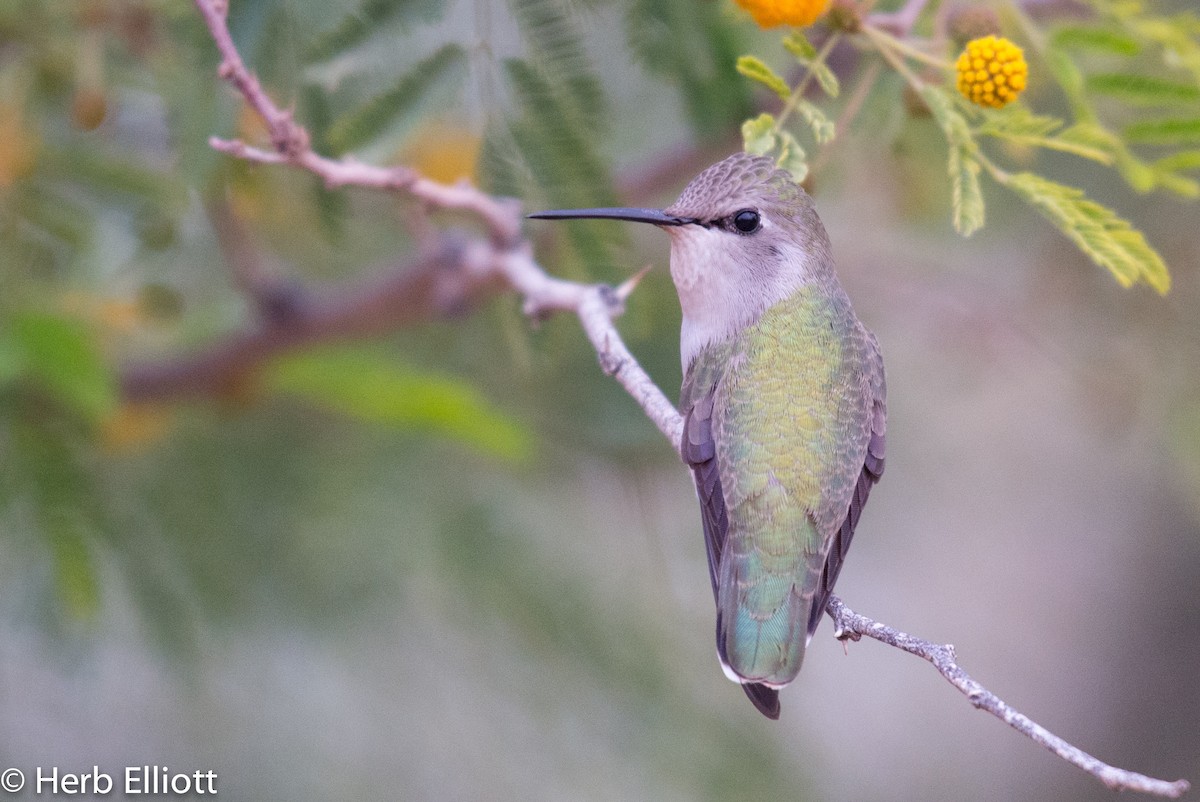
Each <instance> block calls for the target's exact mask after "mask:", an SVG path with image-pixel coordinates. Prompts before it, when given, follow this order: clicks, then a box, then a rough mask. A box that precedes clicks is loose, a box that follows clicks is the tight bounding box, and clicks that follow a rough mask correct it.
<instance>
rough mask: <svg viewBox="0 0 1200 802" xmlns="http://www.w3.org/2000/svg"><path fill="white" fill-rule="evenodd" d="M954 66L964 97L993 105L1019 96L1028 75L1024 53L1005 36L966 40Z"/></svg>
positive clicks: (994, 106)
mask: <svg viewBox="0 0 1200 802" xmlns="http://www.w3.org/2000/svg"><path fill="white" fill-rule="evenodd" d="M955 67H956V69H957V71H958V91H959V92H961V93H962V95H963V97H965V98H966V99H967V100H969V101H971V102H972V103H976V104H978V105H980V106H991V107H992V108H994V109H998V108H1000V107H1001V106H1004V105H1007V104H1009V103H1011V102H1012V101H1014V100H1016V99H1017V95H1019V94H1021V92H1022V91H1023V90H1024V89H1025V80H1026V79H1027V78H1028V77H1029V65H1028V64H1026V63H1025V54H1024V53H1022V52H1021V48H1019V47H1017V46H1016V45H1014V44H1013V43H1012V42H1010V41H1009V40H1007V39H1005V38H1004V37H1002V36H984V37H981V38H979V39H972V40H971V41H970V42H967V46H966V47H965V48H964V49H963V52H962V54H961V55H960V56H959V57H958V62H957V64H956V65H955Z"/></svg>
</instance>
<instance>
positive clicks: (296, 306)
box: [122, 0, 1189, 798]
mask: <svg viewBox="0 0 1200 802" xmlns="http://www.w3.org/2000/svg"><path fill="white" fill-rule="evenodd" d="M195 4H196V7H197V8H198V9H199V11H200V14H201V15H202V16H203V18H204V21H205V23H206V24H207V25H208V29H209V31H210V32H211V34H212V37H213V41H214V42H215V43H216V46H217V49H218V51H219V52H220V55H221V59H222V60H221V66H220V71H219V74H220V77H221V78H223V79H225V80H226V81H228V82H229V83H230V84H231V85H232V86H233V87H234V88H235V89H236V90H237V91H238V92H239V93H240V94H241V95H242V96H243V97H244V98H245V100H246V102H247V103H248V104H249V105H250V106H251V108H253V109H254V110H255V111H256V112H257V113H258V114H259V115H260V116H261V117H262V119H263V121H264V122H265V123H266V126H267V130H268V131H269V135H270V139H271V145H272V147H273V148H274V149H273V150H264V149H262V148H258V147H254V146H251V145H249V144H247V143H245V142H241V141H238V140H225V139H216V138H214V139H213V140H211V143H212V146H213V147H214V148H216V149H217V150H220V151H222V152H224V153H228V154H230V155H231V156H234V157H237V158H240V159H244V160H247V161H251V162H255V163H258V164H282V165H287V166H290V167H294V168H297V169H301V170H305V171H307V172H309V173H312V174H313V175H316V176H318V177H320V178H321V179H323V180H324V181H325V183H326V185H327V186H330V187H341V186H358V187H367V188H373V189H380V190H386V191H390V192H397V193H401V194H405V195H407V196H409V197H412V198H414V199H417V200H420V201H421V202H423V203H424V204H425V205H426V206H427V207H429V208H430V209H434V210H451V209H453V210H459V211H464V212H467V213H468V214H469V215H472V216H474V217H475V218H476V219H477V220H478V222H479V223H480V225H481V226H482V228H483V229H484V230H485V231H486V233H487V236H486V237H485V238H480V237H471V236H463V237H457V238H455V237H443V238H442V242H441V243H440V244H439V246H438V247H436V248H433V249H430V250H429V252H428V253H425V254H423V255H421V256H418V257H417V258H416V259H415V260H413V261H411V262H409V263H407V264H405V265H402V266H400V267H398V268H396V269H394V270H391V271H387V272H386V273H385V275H384V276H383V277H382V278H381V279H380V280H379V283H378V284H377V285H372V286H370V287H364V288H359V289H357V290H354V291H348V292H343V293H340V294H337V295H331V296H328V297H326V296H318V297H307V296H304V295H303V294H301V295H300V296H299V297H298V298H296V299H294V301H293V303H292V304H291V305H290V306H289V309H288V314H286V315H279V316H276V317H269V318H267V319H264V320H263V321H261V322H260V323H259V325H258V326H257V327H255V328H252V329H250V330H248V331H245V332H242V333H240V334H235V335H232V336H231V337H229V338H228V339H227V340H226V341H224V342H221V343H217V344H215V345H213V346H210V347H209V349H207V350H206V351H203V352H202V353H200V354H199V355H196V356H193V357H189V358H186V359H183V360H181V361H179V362H174V363H171V362H168V363H159V364H150V365H142V366H136V367H133V368H130V369H127V370H126V371H125V373H124V375H123V382H122V386H123V389H124V392H125V394H126V397H128V398H130V399H139V400H147V399H156V400H167V399H170V398H178V397H183V396H188V395H196V394H203V393H207V392H212V391H213V390H214V389H216V388H219V387H220V385H221V382H222V381H229V380H231V379H235V378H236V377H237V376H239V375H241V374H243V373H246V372H249V371H251V370H252V369H253V368H254V367H256V366H257V365H259V364H262V363H263V362H265V361H266V360H269V359H271V358H272V357H274V356H276V355H278V354H279V353H282V352H284V351H286V350H288V349H294V348H298V347H302V346H304V345H306V344H309V343H312V342H317V341H321V340H323V339H329V338H338V337H340V338H347V337H366V336H371V335H373V334H378V333H382V332H384V331H387V330H389V329H395V328H400V327H403V326H410V325H417V324H419V323H421V322H424V321H426V320H429V319H431V318H434V317H436V316H438V315H443V314H447V313H449V312H450V311H451V310H461V309H463V308H465V307H468V306H469V305H470V304H471V303H472V302H473V301H474V300H475V299H476V298H478V297H480V296H481V295H491V294H495V293H497V292H500V291H504V290H508V291H512V292H515V293H516V294H517V295H518V296H520V298H521V299H522V300H523V308H524V311H525V313H526V314H527V315H530V316H533V317H539V316H544V315H548V314H552V313H554V312H569V313H571V314H574V315H575V316H576V317H577V318H578V319H579V322H580V325H581V326H582V328H583V330H584V332H585V334H586V335H587V337H588V339H589V340H590V341H591V343H592V346H593V347H594V348H595V351H596V354H597V357H598V358H599V361H600V365H601V367H602V368H603V370H604V371H605V373H607V374H609V375H611V376H612V377H613V378H615V379H616V380H617V381H618V382H620V383H621V386H622V387H624V388H625V390H626V391H627V392H628V393H629V394H630V396H632V397H633V398H634V400H636V401H637V403H638V404H639V405H640V406H641V408H642V410H643V411H644V412H645V414H646V416H647V417H648V418H650V420H651V421H653V422H654V424H655V425H656V426H657V427H658V428H659V431H661V432H662V433H663V435H664V436H665V437H666V438H667V440H668V441H669V442H670V443H671V444H672V445H673V446H674V447H675V449H676V451H677V452H678V451H679V447H680V434H681V432H682V429H683V420H682V418H681V417H680V415H679V413H678V412H677V411H676V409H675V407H674V405H673V404H672V403H671V402H670V401H669V400H668V399H667V397H666V396H665V395H664V394H663V392H662V391H661V390H660V389H659V388H658V386H657V385H655V384H654V382H653V380H652V379H651V378H650V376H649V375H648V374H647V373H646V372H645V371H644V370H643V369H642V367H641V365H640V364H638V361H637V360H636V359H635V358H634V356H633V354H632V353H630V351H629V349H628V348H627V347H626V345H625V343H624V341H623V340H622V339H621V335H620V333H619V332H618V331H617V328H616V325H615V324H614V322H613V321H614V319H615V318H616V317H617V316H618V315H620V314H621V312H622V311H623V309H624V305H625V301H626V299H627V298H628V297H629V295H630V293H632V292H633V290H634V288H635V287H636V286H637V284H638V282H639V281H640V279H641V278H642V277H643V276H644V275H645V274H646V271H647V270H648V268H646V269H643V270H642V271H640V272H639V273H638V274H636V275H635V276H633V277H632V278H631V279H629V280H628V281H626V282H625V283H623V284H622V285H621V286H619V287H615V288H614V287H609V286H605V285H598V284H583V283H579V282H573V281H564V280H562V279H558V278H554V277H553V276H551V275H549V274H548V273H546V271H545V270H543V269H542V268H541V266H540V265H538V263H537V262H536V261H535V260H534V258H533V252H532V248H531V247H530V245H529V243H528V242H527V241H526V240H525V239H524V237H523V236H522V233H521V224H522V221H521V214H520V209H519V208H518V206H517V205H516V203H515V202H512V201H506V200H500V199H496V198H493V197H491V196H489V195H487V194H486V193H484V192H482V191H480V190H479V189H477V188H475V187H473V186H471V185H469V184H467V183H459V184H454V185H446V184H439V183H437V182H435V181H430V180H429V179H426V178H424V177H422V176H420V175H419V174H417V173H416V172H415V171H413V170H410V169H408V168H405V167H396V168H382V167H375V166H371V165H367V164H362V163H359V162H356V161H353V160H350V159H341V160H335V159H329V158H326V157H323V156H320V155H319V154H317V153H314V152H313V151H312V149H311V147H310V137H309V136H308V133H307V132H306V131H305V129H304V128H303V127H302V126H301V125H299V124H298V123H296V121H295V120H294V119H293V117H292V115H291V113H290V112H288V111H285V110H282V109H280V108H279V107H278V106H276V105H275V103H274V101H272V100H271V98H270V97H269V96H268V95H267V94H266V92H265V91H264V90H263V89H262V86H261V85H260V84H259V82H258V79H257V78H255V77H254V75H253V74H252V73H250V72H249V70H248V69H247V68H246V65H245V64H244V63H243V61H242V58H241V56H240V55H239V54H238V52H237V49H236V47H235V46H234V43H233V39H232V37H231V36H230V34H229V29H228V27H227V24H226V14H227V12H228V4H227V2H226V0H195ZM923 5H924V0H910V2H909V3H908V4H907V5H906V6H905V8H904V9H902V10H901V12H900V13H899V14H898V18H897V19H895V20H892V22H893V23H895V24H896V25H897V26H898V27H909V26H911V24H912V22H911V19H910V17H914V16H915V13H916V12H917V11H919V10H920V8H921V7H922V6H923ZM681 458H682V457H681ZM826 612H827V613H828V614H829V616H830V617H831V618H832V619H833V621H834V625H835V636H836V637H837V638H839V639H840V640H842V641H850V640H853V641H857V640H859V639H860V638H861V637H864V636H865V637H868V638H872V639H874V640H878V641H880V642H881V643H885V644H887V645H889V646H893V647H895V648H897V649H901V650H903V651H906V652H908V653H910V654H914V655H917V656H918V657H921V658H924V659H925V660H928V661H929V662H930V663H932V664H933V666H934V667H935V668H936V669H937V670H938V672H939V673H941V674H942V676H943V677H945V678H946V679H947V680H948V681H949V682H950V683H951V684H952V685H954V687H956V688H958V690H959V691H961V692H962V693H963V694H964V695H966V697H967V699H968V700H969V701H970V702H971V704H973V705H974V706H975V707H977V708H979V709H981V710H985V711H987V712H989V713H991V714H992V715H994V716H996V717H997V718H999V719H1000V720H1002V721H1004V722H1005V723H1007V724H1008V725H1009V726H1011V727H1013V728H1014V729H1015V730H1017V731H1018V732H1020V733H1022V734H1023V735H1025V736H1027V737H1028V738H1030V739H1032V740H1033V741H1034V742H1036V743H1038V744H1041V745H1042V746H1044V747H1046V748H1047V749H1049V750H1050V751H1052V752H1054V753H1055V754H1057V755H1058V756H1059V757H1061V758H1063V759H1064V760H1066V761H1068V762H1069V763H1072V764H1074V765H1076V766H1078V767H1079V768H1081V769H1083V770H1084V771H1086V772H1088V773H1090V774H1092V775H1093V776H1094V777H1096V778H1097V779H1098V780H1100V781H1101V782H1102V783H1104V784H1105V785H1106V786H1108V787H1109V788H1112V789H1115V790H1122V789H1126V790H1131V791H1138V792H1142V793H1147V794H1153V795H1157V796H1163V797H1168V798H1178V797H1179V796H1181V795H1182V794H1183V793H1184V792H1186V791H1187V790H1188V788H1189V784H1188V783H1187V781H1185V780H1177V781H1175V782H1167V781H1164V780H1157V779H1154V778H1151V777H1146V776H1144V775H1141V774H1137V773H1136V772H1131V771H1126V770H1124V769H1119V768H1116V767H1113V766H1109V765H1108V764H1106V763H1103V762H1101V761H1099V760H1097V759H1096V758H1094V757H1092V756H1091V755H1089V754H1087V753H1086V752H1083V751H1082V750H1080V749H1078V748H1077V747H1075V746H1072V745H1071V744H1069V743H1067V742H1066V741H1064V740H1063V739H1061V738H1059V737H1058V736H1056V735H1054V734H1053V733H1051V732H1050V731H1048V730H1047V729H1045V728H1044V727H1042V726H1041V725H1039V724H1037V723H1036V722H1034V721H1032V720H1031V719H1029V718H1028V717H1026V716H1024V715H1023V714H1021V713H1019V712H1017V711H1016V710H1014V709H1013V708H1012V707H1010V706H1009V705H1008V704H1007V703H1005V702H1004V701H1003V700H1001V699H1000V698H998V697H997V696H996V695H995V694H993V693H991V692H990V691H988V690H987V689H986V688H984V687H983V686H982V685H980V684H979V683H978V682H977V681H976V680H974V679H973V678H971V676H970V675H968V674H967V673H966V672H965V671H963V670H962V668H960V667H959V665H958V663H957V657H956V655H955V653H954V648H953V647H952V646H949V645H939V644H935V643H931V642H929V641H925V640H921V639H920V638H915V637H913V636H911V635H908V634H906V633H904V632H900V631H899V630H896V629H893V628H892V627H889V626H887V625H885V624H881V623H879V622H877V621H873V620H871V619H870V618H867V617H866V616H862V615H859V614H858V613H855V612H854V611H853V610H851V609H850V608H848V607H847V606H846V605H845V604H844V603H843V602H842V601H841V599H839V598H838V597H836V596H831V597H830V599H829V603H828V606H827V608H826Z"/></svg>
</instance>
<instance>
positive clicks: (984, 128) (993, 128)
mask: <svg viewBox="0 0 1200 802" xmlns="http://www.w3.org/2000/svg"><path fill="white" fill-rule="evenodd" d="M1062 126H1063V121H1062V120H1060V119H1058V118H1057V117H1048V116H1044V115H1039V114H1033V113H1031V112H1030V111H1029V110H1028V109H1027V108H1026V107H1025V106H1023V105H1021V104H1013V105H1011V106H1006V107H1005V108H1003V109H997V110H995V111H992V112H991V113H989V114H987V115H986V116H985V118H984V121H983V123H982V124H981V125H980V126H979V128H978V132H979V133H980V134H982V135H984V136H991V137H995V138H997V139H1004V140H1007V141H1009V142H1013V143H1016V144H1019V145H1027V146H1030V147H1037V148H1046V149H1048V150H1058V151H1062V152H1064V153H1070V154H1072V155H1075V156H1079V157H1081V158H1084V159H1091V160H1092V161H1096V162H1100V163H1101V164H1112V163H1113V154H1112V137H1111V135H1109V134H1108V133H1107V132H1106V131H1105V130H1104V129H1103V128H1100V127H1099V126H1096V125H1093V124H1091V123H1080V124H1079V125H1073V126H1071V127H1070V128H1068V129H1066V130H1065V131H1062V132H1061V133H1059V134H1057V135H1055V132H1056V131H1058V130H1059V129H1060V128H1062Z"/></svg>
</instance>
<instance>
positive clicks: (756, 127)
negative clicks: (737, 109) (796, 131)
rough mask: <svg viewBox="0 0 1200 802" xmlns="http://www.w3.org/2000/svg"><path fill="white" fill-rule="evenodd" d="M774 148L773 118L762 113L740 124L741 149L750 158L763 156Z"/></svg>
mask: <svg viewBox="0 0 1200 802" xmlns="http://www.w3.org/2000/svg"><path fill="white" fill-rule="evenodd" d="M774 148H775V118H774V117H772V116H771V115H770V114H767V113H766V112H763V113H762V114H760V115H758V116H757V117H755V118H754V119H753V120H746V122H744V123H742V149H743V150H745V151H746V152H747V153H749V154H750V155H751V156H764V155H766V154H767V153H770V152H771V151H772V150H773V149H774Z"/></svg>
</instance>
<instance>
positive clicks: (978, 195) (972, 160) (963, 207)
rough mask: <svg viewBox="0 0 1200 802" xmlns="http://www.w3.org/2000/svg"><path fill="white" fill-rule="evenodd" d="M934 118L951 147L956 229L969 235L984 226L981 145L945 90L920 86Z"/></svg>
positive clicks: (951, 196)
mask: <svg viewBox="0 0 1200 802" xmlns="http://www.w3.org/2000/svg"><path fill="white" fill-rule="evenodd" d="M921 97H922V98H924V100H925V103H926V105H928V106H929V111H930V113H931V114H933V119H934V120H935V121H936V122H937V124H938V125H939V126H940V127H941V129H942V133H943V134H944V135H945V137H946V143H947V145H948V146H949V161H948V164H947V172H948V173H949V175H950V199H951V208H952V210H953V215H954V230H955V231H957V232H958V233H959V234H962V235H963V236H964V237H969V236H971V235H972V234H974V233H975V232H976V231H978V230H979V229H980V228H982V227H983V223H984V219H985V210H984V203H983V189H982V188H981V187H980V185H979V172H980V164H979V159H978V158H977V157H976V154H977V153H978V152H979V145H978V144H977V143H976V142H975V138H974V136H973V135H972V134H971V126H970V125H969V124H968V123H967V119H966V118H965V117H963V115H962V114H960V113H959V112H958V110H957V109H955V107H954V101H953V100H952V99H951V98H950V97H949V95H947V93H946V91H945V90H944V89H942V88H940V87H937V86H929V85H926V86H924V87H922V88H921Z"/></svg>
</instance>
